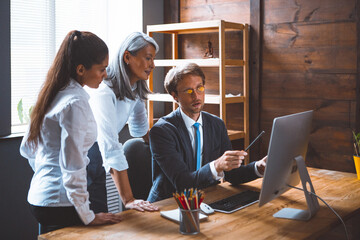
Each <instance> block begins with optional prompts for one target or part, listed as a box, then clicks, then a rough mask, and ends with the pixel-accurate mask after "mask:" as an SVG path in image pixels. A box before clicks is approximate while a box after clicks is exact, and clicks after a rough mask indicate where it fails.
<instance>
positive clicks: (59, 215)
mask: <svg viewBox="0 0 360 240" xmlns="http://www.w3.org/2000/svg"><path fill="white" fill-rule="evenodd" d="M30 210H31V212H32V214H33V215H34V217H35V218H36V220H37V221H38V222H39V224H40V226H39V234H43V233H47V232H50V231H54V230H57V229H60V228H64V227H69V226H74V225H84V224H83V222H82V221H81V219H80V217H79V215H78V214H77V212H76V210H75V207H39V206H34V205H31V204H30Z"/></svg>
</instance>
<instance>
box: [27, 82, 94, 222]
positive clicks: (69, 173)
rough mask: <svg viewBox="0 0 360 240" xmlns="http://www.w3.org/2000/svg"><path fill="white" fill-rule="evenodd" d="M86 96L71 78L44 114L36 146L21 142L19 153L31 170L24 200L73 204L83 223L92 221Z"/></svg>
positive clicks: (90, 125) (90, 118) (89, 117)
mask: <svg viewBox="0 0 360 240" xmlns="http://www.w3.org/2000/svg"><path fill="white" fill-rule="evenodd" d="M88 100H89V95H88V94H87V93H86V91H85V90H84V89H83V88H82V86H81V85H80V84H79V83H78V82H76V81H75V80H73V79H71V80H70V84H69V86H67V87H66V88H65V89H64V90H62V91H60V92H59V93H58V94H57V95H56V97H55V99H54V100H53V102H52V104H51V106H50V108H49V110H48V112H47V113H46V114H45V117H44V121H43V125H42V129H41V133H40V134H41V137H42V143H40V142H39V144H38V148H37V150H36V151H35V152H33V149H32V148H29V147H27V146H26V145H25V142H26V139H27V136H28V134H26V135H25V136H26V137H24V138H23V141H22V143H21V146H20V153H21V155H22V156H23V157H25V158H27V159H28V160H29V163H30V165H31V167H32V169H33V170H34V175H33V178H32V180H31V185H30V189H29V193H28V202H29V203H30V204H32V205H35V206H45V207H64V206H74V207H75V209H76V211H77V213H78V214H79V216H80V218H81V220H82V221H83V223H84V224H86V225H87V224H89V223H90V222H91V221H93V220H94V218H95V214H94V212H93V211H91V210H90V208H89V193H88V191H87V178H86V174H87V173H86V166H87V165H88V163H89V159H88V157H87V152H88V150H89V148H90V147H91V146H92V145H93V144H94V142H95V140H96V135H97V132H96V131H97V130H96V122H95V119H94V116H93V114H92V111H91V108H90V105H89V103H88Z"/></svg>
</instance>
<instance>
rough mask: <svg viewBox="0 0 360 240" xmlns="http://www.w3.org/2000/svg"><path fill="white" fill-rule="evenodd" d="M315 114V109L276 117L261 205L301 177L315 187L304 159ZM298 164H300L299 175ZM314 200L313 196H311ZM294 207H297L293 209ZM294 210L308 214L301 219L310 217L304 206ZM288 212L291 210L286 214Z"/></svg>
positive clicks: (306, 183)
mask: <svg viewBox="0 0 360 240" xmlns="http://www.w3.org/2000/svg"><path fill="white" fill-rule="evenodd" d="M312 117H313V111H306V112H301V113H296V114H291V115H287V116H282V117H278V118H275V119H274V121H273V126H272V131H271V137H270V143H269V149H268V159H267V163H266V169H265V173H264V178H263V182H262V188H261V192H260V198H259V206H260V207H261V206H262V205H264V204H266V203H268V202H270V201H271V200H273V199H274V198H276V197H278V196H280V195H281V194H283V193H284V192H286V191H287V190H289V189H290V187H289V186H288V185H291V186H296V185H298V184H299V182H300V180H302V182H303V183H305V186H306V185H309V184H310V185H311V188H312V184H311V180H310V177H309V175H308V173H307V170H306V166H305V162H304V161H305V157H306V152H307V147H308V142H309V135H310V131H311V122H312ZM299 168H301V171H300V175H299ZM315 199H316V198H315ZM311 201H314V200H313V199H312V200H311ZM316 203H317V199H316ZM316 203H315V204H316ZM308 205H309V204H308ZM315 208H316V206H315ZM293 210H294V209H292V210H290V211H293ZM294 211H295V212H294V213H293V214H295V215H306V216H300V218H305V219H300V220H308V218H309V216H308V212H304V211H303V210H294ZM287 214H288V213H286V214H285V215H287ZM290 215H291V214H290ZM274 216H275V215H274ZM275 217H283V218H294V219H297V217H296V216H290V217H287V216H282V215H281V216H275ZM310 218H311V216H310Z"/></svg>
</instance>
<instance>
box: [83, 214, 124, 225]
mask: <svg viewBox="0 0 360 240" xmlns="http://www.w3.org/2000/svg"><path fill="white" fill-rule="evenodd" d="M121 220H122V218H121V216H120V215H115V214H113V213H103V212H102V213H97V214H95V218H94V220H92V222H90V223H89V226H94V225H104V224H113V223H118V222H120V221H121Z"/></svg>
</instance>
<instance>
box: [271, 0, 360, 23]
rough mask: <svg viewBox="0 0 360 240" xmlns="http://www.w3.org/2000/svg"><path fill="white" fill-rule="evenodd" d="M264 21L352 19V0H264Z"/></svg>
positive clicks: (353, 11) (353, 16)
mask: <svg viewBox="0 0 360 240" xmlns="http://www.w3.org/2000/svg"><path fill="white" fill-rule="evenodd" d="M264 11H265V15H264V23H265V24H269V23H286V22H309V21H311V22H315V21H319V22H326V21H354V20H355V17H356V16H355V1H354V0H341V1H339V0H313V1H309V0H264Z"/></svg>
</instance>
